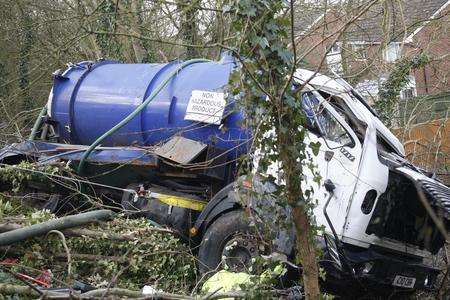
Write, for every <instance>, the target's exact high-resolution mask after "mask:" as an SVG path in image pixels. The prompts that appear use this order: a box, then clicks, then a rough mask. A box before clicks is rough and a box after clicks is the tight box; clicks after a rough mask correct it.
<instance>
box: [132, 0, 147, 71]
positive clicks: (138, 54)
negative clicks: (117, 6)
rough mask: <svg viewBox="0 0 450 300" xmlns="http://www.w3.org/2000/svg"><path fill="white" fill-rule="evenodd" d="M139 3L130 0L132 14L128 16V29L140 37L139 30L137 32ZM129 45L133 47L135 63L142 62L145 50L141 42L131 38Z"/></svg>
mask: <svg viewBox="0 0 450 300" xmlns="http://www.w3.org/2000/svg"><path fill="white" fill-rule="evenodd" d="M139 1H140V0H131V11H132V12H133V13H132V14H131V15H130V18H131V22H130V27H131V31H132V32H134V33H135V34H136V35H140V30H139V11H140V9H139V8H140V5H139ZM131 43H132V46H133V50H134V56H135V58H136V62H139V63H140V62H142V61H143V60H144V57H145V49H144V47H143V46H142V43H141V41H140V40H139V39H137V38H131Z"/></svg>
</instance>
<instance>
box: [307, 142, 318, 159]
mask: <svg viewBox="0 0 450 300" xmlns="http://www.w3.org/2000/svg"><path fill="white" fill-rule="evenodd" d="M320 146H321V144H320V142H315V143H313V142H311V143H309V147H310V148H311V150H312V152H313V154H314V155H315V156H317V155H318V154H319V150H320Z"/></svg>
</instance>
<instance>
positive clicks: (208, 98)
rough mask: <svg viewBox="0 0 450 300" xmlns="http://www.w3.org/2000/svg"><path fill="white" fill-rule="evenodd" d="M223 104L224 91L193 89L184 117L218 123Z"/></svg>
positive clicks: (223, 108)
mask: <svg viewBox="0 0 450 300" xmlns="http://www.w3.org/2000/svg"><path fill="white" fill-rule="evenodd" d="M225 104H226V101H225V97H224V93H217V92H208V91H198V90H194V91H192V95H191V98H190V99H189V103H188V106H187V109H186V115H185V116H184V119H185V120H191V121H198V122H203V123H209V124H216V125H219V124H220V121H221V120H222V117H223V111H224V110H225Z"/></svg>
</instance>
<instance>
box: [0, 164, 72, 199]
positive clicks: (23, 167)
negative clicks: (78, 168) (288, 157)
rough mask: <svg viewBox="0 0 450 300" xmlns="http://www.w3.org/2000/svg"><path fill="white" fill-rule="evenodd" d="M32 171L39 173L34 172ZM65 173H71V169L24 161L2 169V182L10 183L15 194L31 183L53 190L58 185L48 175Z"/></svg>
mask: <svg viewBox="0 0 450 300" xmlns="http://www.w3.org/2000/svg"><path fill="white" fill-rule="evenodd" d="M30 170H35V171H38V172H32V171H30ZM63 171H69V168H68V167H65V166H60V165H43V166H38V165H37V164H33V163H29V162H27V161H22V162H20V163H19V164H18V165H16V166H6V167H3V168H0V182H3V183H9V184H10V185H11V191H12V192H14V193H17V192H18V191H19V190H21V189H23V188H24V187H25V186H26V184H27V183H29V182H33V183H34V184H39V183H41V184H45V185H47V187H48V188H50V189H51V188H52V187H55V186H56V183H54V182H53V181H52V180H51V179H50V178H49V176H47V175H55V174H61V173H62V172H63ZM46 174H47V175H46Z"/></svg>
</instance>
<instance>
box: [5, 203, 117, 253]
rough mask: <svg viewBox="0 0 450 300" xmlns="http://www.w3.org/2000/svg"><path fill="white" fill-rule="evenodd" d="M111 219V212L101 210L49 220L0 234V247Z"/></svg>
mask: <svg viewBox="0 0 450 300" xmlns="http://www.w3.org/2000/svg"><path fill="white" fill-rule="evenodd" d="M112 217H113V212H112V211H111V210H107V209H102V210H94V211H90V212H86V213H81V214H77V215H72V216H66V217H62V218H58V219H54V220H49V221H46V222H42V223H39V224H34V225H31V226H27V227H23V228H20V229H16V230H12V231H8V232H5V233H2V234H0V246H6V245H11V244H14V243H17V242H20V241H23V240H25V239H28V238H32V237H36V236H41V235H44V234H46V233H47V232H49V231H51V230H64V229H67V228H71V227H77V226H81V225H85V224H87V223H90V222H93V221H99V220H108V219H111V218H112Z"/></svg>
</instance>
